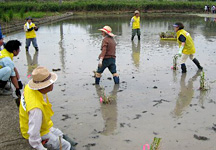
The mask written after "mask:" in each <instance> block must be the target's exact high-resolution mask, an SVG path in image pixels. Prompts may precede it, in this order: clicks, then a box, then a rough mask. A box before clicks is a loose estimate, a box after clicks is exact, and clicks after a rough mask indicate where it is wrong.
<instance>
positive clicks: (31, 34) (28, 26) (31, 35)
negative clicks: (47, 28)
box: [24, 17, 38, 51]
mask: <svg viewBox="0 0 216 150" xmlns="http://www.w3.org/2000/svg"><path fill="white" fill-rule="evenodd" d="M26 21H27V22H26V23H25V25H24V30H25V32H26V47H25V48H26V51H28V50H29V46H30V44H31V42H32V44H33V46H34V48H35V50H36V51H38V45H37V39H36V33H35V31H38V27H37V26H36V25H35V24H34V23H33V22H32V18H31V17H28V18H26Z"/></svg>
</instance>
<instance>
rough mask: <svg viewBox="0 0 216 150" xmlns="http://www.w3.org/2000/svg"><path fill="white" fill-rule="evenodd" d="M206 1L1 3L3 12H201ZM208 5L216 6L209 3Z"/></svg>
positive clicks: (86, 0) (121, 0) (0, 7)
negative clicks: (137, 10) (22, 10)
mask: <svg viewBox="0 0 216 150" xmlns="http://www.w3.org/2000/svg"><path fill="white" fill-rule="evenodd" d="M205 5H206V1H193V2H190V1H167V0H157V1H148V0H136V1H134V0H118V1H116V0H73V1H63V2H62V4H61V5H59V1H52V2H51V1H45V0H44V1H42V0H38V1H37V2H35V1H28V2H23V1H21V2H6V3H0V9H2V10H3V11H8V10H11V9H12V10H13V11H14V12H20V8H22V9H24V11H25V12H27V11H51V12H56V11H134V10H136V9H139V10H141V11H145V10H199V11H203V8H204V6H205ZM208 5H216V3H215V2H210V1H209V2H208Z"/></svg>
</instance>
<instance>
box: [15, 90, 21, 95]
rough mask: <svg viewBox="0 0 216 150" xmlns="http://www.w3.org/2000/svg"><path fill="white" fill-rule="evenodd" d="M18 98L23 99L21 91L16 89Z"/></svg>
mask: <svg viewBox="0 0 216 150" xmlns="http://www.w3.org/2000/svg"><path fill="white" fill-rule="evenodd" d="M16 96H17V97H21V92H20V89H16Z"/></svg>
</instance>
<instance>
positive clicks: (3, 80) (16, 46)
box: [0, 40, 23, 97]
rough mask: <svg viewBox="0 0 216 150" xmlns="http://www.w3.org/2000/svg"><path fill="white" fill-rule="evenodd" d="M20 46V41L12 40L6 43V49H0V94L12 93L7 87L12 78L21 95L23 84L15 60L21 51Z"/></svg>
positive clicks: (18, 95)
mask: <svg viewBox="0 0 216 150" xmlns="http://www.w3.org/2000/svg"><path fill="white" fill-rule="evenodd" d="M20 46H21V43H20V41H18V40H10V41H8V42H7V43H6V44H5V46H4V49H3V50H1V51H0V95H11V94H12V93H11V92H10V91H7V90H6V89H5V86H6V84H7V82H8V81H9V80H11V82H12V84H13V85H14V87H15V88H16V91H15V92H16V95H17V97H20V96H21V92H20V90H21V89H22V88H23V84H22V82H21V80H20V76H19V73H18V70H17V68H16V67H15V64H14V62H13V58H14V57H16V56H18V55H19V53H20Z"/></svg>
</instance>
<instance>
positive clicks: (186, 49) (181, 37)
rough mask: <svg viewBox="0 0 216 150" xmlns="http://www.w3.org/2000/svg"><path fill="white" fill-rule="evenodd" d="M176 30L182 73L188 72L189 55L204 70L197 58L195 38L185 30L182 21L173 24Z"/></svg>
mask: <svg viewBox="0 0 216 150" xmlns="http://www.w3.org/2000/svg"><path fill="white" fill-rule="evenodd" d="M173 27H174V30H175V32H176V34H177V42H178V44H179V52H178V54H179V57H181V69H182V73H186V72H187V68H186V65H185V62H186V60H187V59H188V57H189V58H190V59H191V60H192V61H193V62H194V63H195V64H196V66H197V67H198V69H200V70H202V69H203V67H202V66H201V65H200V63H199V61H198V60H197V59H196V58H195V56H194V54H195V46H194V42H193V39H192V38H191V36H190V33H188V32H187V31H185V30H184V25H183V24H182V23H180V22H177V23H175V24H174V25H173Z"/></svg>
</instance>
